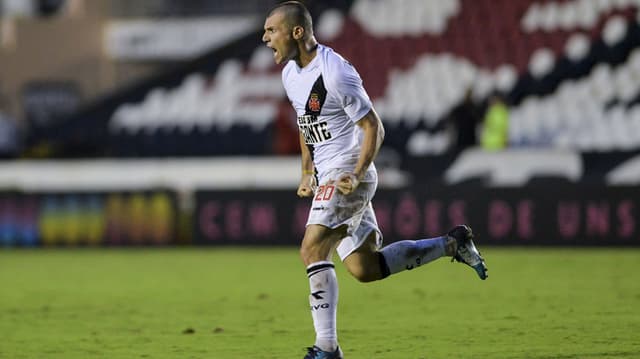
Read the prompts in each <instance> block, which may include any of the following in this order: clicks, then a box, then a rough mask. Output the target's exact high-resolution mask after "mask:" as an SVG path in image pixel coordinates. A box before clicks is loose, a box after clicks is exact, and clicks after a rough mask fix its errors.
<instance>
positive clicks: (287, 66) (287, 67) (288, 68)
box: [282, 61, 296, 82]
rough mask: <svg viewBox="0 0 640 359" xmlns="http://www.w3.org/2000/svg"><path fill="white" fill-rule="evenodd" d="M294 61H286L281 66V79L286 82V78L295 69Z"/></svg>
mask: <svg viewBox="0 0 640 359" xmlns="http://www.w3.org/2000/svg"><path fill="white" fill-rule="evenodd" d="M295 67H296V63H295V62H294V61H288V62H287V63H286V64H285V65H284V67H283V68H282V81H283V82H286V80H287V78H288V77H289V76H290V75H291V73H292V71H294V70H295Z"/></svg>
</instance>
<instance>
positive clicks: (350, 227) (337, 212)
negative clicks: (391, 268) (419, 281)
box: [307, 169, 382, 260]
mask: <svg viewBox="0 0 640 359" xmlns="http://www.w3.org/2000/svg"><path fill="white" fill-rule="evenodd" d="M345 172H348V171H347V170H341V169H333V170H330V171H328V172H327V173H325V174H323V176H322V177H320V178H318V183H319V185H318V188H316V192H315V194H314V196H313V202H312V203H311V209H310V211H309V219H308V220H307V225H310V224H321V225H323V226H325V227H329V228H332V229H333V228H337V227H339V226H341V225H347V236H346V237H344V238H343V239H342V241H341V242H340V244H339V245H338V249H337V252H338V255H339V256H340V259H341V260H344V259H345V258H347V256H349V255H350V254H351V253H352V252H353V251H355V250H356V249H358V248H360V247H361V246H362V245H363V244H364V242H365V240H366V239H367V237H368V236H369V235H370V234H371V232H374V233H376V247H377V248H378V249H379V248H380V247H381V246H382V232H380V229H379V228H378V221H377V220H376V215H375V213H374V212H373V206H372V205H371V199H372V198H373V195H374V194H375V192H376V188H377V187H378V175H377V173H376V172H375V171H367V173H366V174H365V176H364V178H363V179H362V181H361V182H360V185H359V186H358V188H356V190H355V192H353V193H351V194H349V195H347V196H345V195H343V194H342V193H340V191H338V189H337V187H336V185H335V183H337V182H338V179H339V178H340V176H341V175H342V174H343V173H345ZM332 181H333V182H335V183H333V184H332V183H331V182H332Z"/></svg>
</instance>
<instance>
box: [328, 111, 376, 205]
mask: <svg viewBox="0 0 640 359" xmlns="http://www.w3.org/2000/svg"><path fill="white" fill-rule="evenodd" d="M356 125H358V127H360V128H361V129H362V132H363V138H362V147H361V148H360V156H359V157H358V162H357V163H356V167H355V168H354V170H353V173H350V174H346V175H344V176H342V177H341V178H340V180H339V181H338V190H339V191H340V192H341V193H342V194H345V195H347V194H349V193H351V192H353V191H354V190H355V189H356V188H357V187H358V184H360V181H361V180H362V178H363V177H364V175H365V173H366V172H367V169H368V168H369V166H370V165H371V162H373V160H374V159H375V158H376V156H377V155H378V151H379V150H380V146H382V141H383V140H384V126H383V125H382V121H381V120H380V117H379V116H378V114H377V113H376V111H375V110H374V109H373V108H372V109H371V110H370V111H369V112H368V113H367V114H366V115H365V116H364V117H363V118H362V119H360V120H359V121H358V122H356Z"/></svg>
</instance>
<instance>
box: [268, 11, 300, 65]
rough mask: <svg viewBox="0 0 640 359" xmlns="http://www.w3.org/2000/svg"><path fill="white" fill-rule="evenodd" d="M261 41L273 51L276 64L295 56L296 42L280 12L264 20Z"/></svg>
mask: <svg viewBox="0 0 640 359" xmlns="http://www.w3.org/2000/svg"><path fill="white" fill-rule="evenodd" d="M262 41H263V42H264V43H265V44H266V45H267V47H268V48H270V49H271V50H273V60H274V61H275V62H276V64H281V63H283V62H285V61H288V60H291V59H292V58H293V57H294V56H295V54H296V49H297V47H296V42H295V40H294V39H293V37H292V32H291V29H289V27H288V26H287V24H286V22H285V20H284V14H283V13H282V12H279V11H276V12H275V13H273V14H271V16H269V17H268V18H267V20H265V22H264V35H262Z"/></svg>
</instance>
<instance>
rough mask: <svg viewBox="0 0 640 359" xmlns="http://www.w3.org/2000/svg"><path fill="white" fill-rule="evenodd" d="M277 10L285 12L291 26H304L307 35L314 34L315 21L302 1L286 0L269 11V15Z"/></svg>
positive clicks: (286, 19)
mask: <svg viewBox="0 0 640 359" xmlns="http://www.w3.org/2000/svg"><path fill="white" fill-rule="evenodd" d="M277 11H282V12H283V13H284V18H285V21H286V22H287V25H289V26H290V27H291V28H293V27H294V26H302V28H303V29H304V32H305V34H306V36H311V35H313V21H312V20H311V14H310V13H309V10H307V7H306V6H304V4H303V3H301V2H300V1H285V2H282V3H280V4H278V5H276V6H275V7H274V8H273V9H271V11H270V12H269V16H271V15H272V14H273V13H275V12H277Z"/></svg>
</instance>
